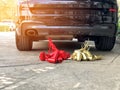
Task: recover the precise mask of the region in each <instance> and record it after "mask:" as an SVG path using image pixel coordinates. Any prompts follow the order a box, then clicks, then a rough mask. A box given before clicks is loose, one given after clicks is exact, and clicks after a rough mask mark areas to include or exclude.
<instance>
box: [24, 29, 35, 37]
mask: <svg viewBox="0 0 120 90" xmlns="http://www.w3.org/2000/svg"><path fill="white" fill-rule="evenodd" d="M26 35H27V36H35V35H37V32H36V31H35V30H27V32H26Z"/></svg>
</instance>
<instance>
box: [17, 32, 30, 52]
mask: <svg viewBox="0 0 120 90" xmlns="http://www.w3.org/2000/svg"><path fill="white" fill-rule="evenodd" d="M16 46H17V49H18V50H20V51H30V50H31V49H32V41H31V40H30V38H29V37H27V36H26V37H25V36H18V35H17V33H16Z"/></svg>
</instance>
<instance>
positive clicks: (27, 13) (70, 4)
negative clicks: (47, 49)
mask: <svg viewBox="0 0 120 90" xmlns="http://www.w3.org/2000/svg"><path fill="white" fill-rule="evenodd" d="M117 12H118V8H117V1H116V0H27V1H23V0H22V1H19V2H18V19H19V20H18V23H19V25H18V28H17V30H16V46H17V48H18V49H19V50H21V51H24V50H25V51H26V50H31V49H32V43H33V41H38V40H46V39H48V38H49V37H50V38H52V39H54V40H72V39H73V38H77V39H78V41H79V42H83V41H85V40H87V39H89V40H93V41H95V46H96V48H97V49H98V50H105V51H109V50H112V48H113V47H114V44H115V38H116V32H117V19H118V18H117Z"/></svg>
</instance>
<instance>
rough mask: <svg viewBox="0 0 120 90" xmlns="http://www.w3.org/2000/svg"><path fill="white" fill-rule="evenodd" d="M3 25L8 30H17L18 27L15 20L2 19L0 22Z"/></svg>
mask: <svg viewBox="0 0 120 90" xmlns="http://www.w3.org/2000/svg"><path fill="white" fill-rule="evenodd" d="M0 26H1V27H6V28H7V29H6V30H7V31H15V29H16V24H15V22H14V21H13V20H2V21H1V22H0Z"/></svg>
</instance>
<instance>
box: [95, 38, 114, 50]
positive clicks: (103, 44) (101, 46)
mask: <svg viewBox="0 0 120 90" xmlns="http://www.w3.org/2000/svg"><path fill="white" fill-rule="evenodd" d="M115 40H116V37H98V38H97V40H96V41H95V46H96V49H98V50H101V51H111V50H112V49H113V47H114V45H115Z"/></svg>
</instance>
